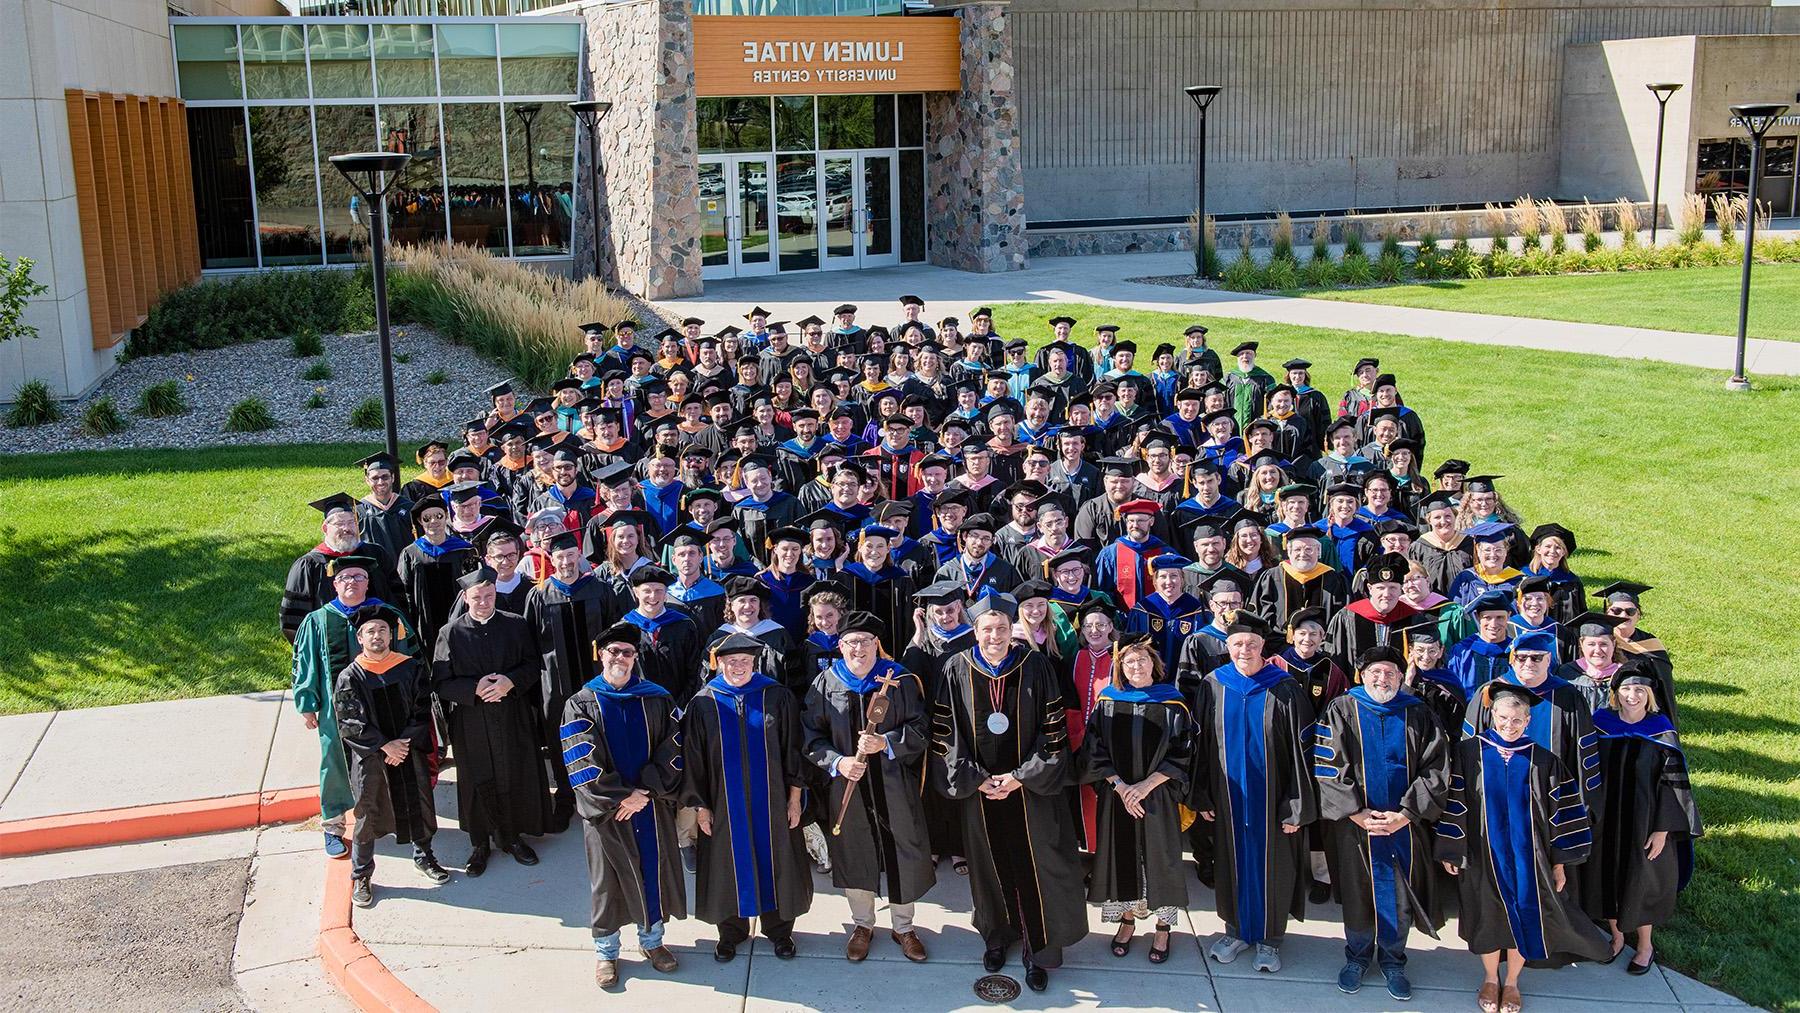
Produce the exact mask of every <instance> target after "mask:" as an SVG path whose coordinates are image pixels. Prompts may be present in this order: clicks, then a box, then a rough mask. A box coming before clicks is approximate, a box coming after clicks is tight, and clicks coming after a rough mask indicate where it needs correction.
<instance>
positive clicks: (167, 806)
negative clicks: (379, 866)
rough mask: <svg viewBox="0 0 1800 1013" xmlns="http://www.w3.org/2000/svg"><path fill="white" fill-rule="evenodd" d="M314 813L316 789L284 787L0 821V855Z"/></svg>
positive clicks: (237, 827) (263, 822)
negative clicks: (242, 793) (272, 789)
mask: <svg viewBox="0 0 1800 1013" xmlns="http://www.w3.org/2000/svg"><path fill="white" fill-rule="evenodd" d="M318 812H319V789H318V788H284V789H281V790H279V791H265V792H250V793H248V794H244V795H227V796H225V797H223V798H203V799H192V800H189V801H186V802H163V803H159V804H156V805H140V806H127V807H125V808H122V809H96V810H94V811H92V812H83V813H62V814H59V815H56V816H40V817H38V818H36V819H28V820H7V821H4V822H0V855H31V854H36V853H38V852H42V851H62V850H66V849H68V848H91V847H96V846H99V845H106V844H130V843H133V842H137V841H155V840H161V839H163V838H167V837H188V836H192V835H194V834H210V833H216V832H218V831H221V830H245V829H248V828H250V827H260V826H269V825H272V824H276V823H293V822H297V821H299V820H305V819H310V818H312V817H313V816H316V815H318Z"/></svg>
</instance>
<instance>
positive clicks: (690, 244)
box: [574, 0, 700, 299]
mask: <svg viewBox="0 0 1800 1013" xmlns="http://www.w3.org/2000/svg"><path fill="white" fill-rule="evenodd" d="M692 11H693V5H692V0H627V2H622V3H597V4H593V5H590V6H588V7H585V8H583V9H582V10H581V15H582V17H583V18H584V19H585V20H586V22H587V25H586V31H587V63H586V66H585V67H584V68H583V70H582V79H581V95H582V97H583V98H596V99H600V100H602V101H606V102H611V103H612V111H611V112H610V113H608V114H607V116H606V118H605V119H604V120H602V121H601V123H600V194H599V195H598V199H596V197H595V195H594V194H593V192H592V186H591V180H592V178H593V177H592V169H591V168H590V167H589V165H588V162H587V154H588V147H587V143H588V141H587V134H586V132H585V131H581V130H577V135H578V136H577V138H576V141H577V143H578V144H579V146H580V150H579V154H578V157H577V163H578V168H577V172H578V175H579V179H578V181H577V192H578V193H579V194H580V195H581V199H580V200H579V201H577V202H576V213H575V259H574V273H575V276H576V277H578V278H579V277H584V276H586V275H588V274H590V273H592V271H593V268H592V265H593V262H594V255H593V248H592V236H593V222H592V219H591V217H590V216H591V215H592V214H593V213H594V210H595V209H596V208H598V210H599V214H600V246H601V249H600V269H601V273H602V274H603V275H604V276H605V278H606V279H607V280H608V281H609V282H611V283H612V284H614V285H617V286H618V287H620V288H623V289H625V290H626V291H628V292H631V293H633V294H636V295H639V296H642V297H644V298H646V299H668V298H673V297H676V296H686V295H697V294H698V293H699V292H700V207H699V197H700V195H699V185H700V181H699V166H698V159H697V158H696V153H697V146H698V141H697V139H696V137H695V133H694V40H693V17H692Z"/></svg>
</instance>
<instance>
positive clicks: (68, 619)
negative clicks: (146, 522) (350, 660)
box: [0, 526, 296, 711]
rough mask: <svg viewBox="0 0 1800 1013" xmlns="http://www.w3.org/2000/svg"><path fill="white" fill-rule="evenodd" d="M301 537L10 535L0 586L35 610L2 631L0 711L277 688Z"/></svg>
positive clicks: (1, 549)
mask: <svg viewBox="0 0 1800 1013" xmlns="http://www.w3.org/2000/svg"><path fill="white" fill-rule="evenodd" d="M295 554H296V550H295V548H294V544H293V539H292V538H291V537H287V538H280V537H275V536H271V535H244V536H238V537H234V538H232V539H230V540H229V541H223V542H221V541H218V540H215V539H210V538H203V537H197V536H195V535H193V534H191V533H188V532H183V531H180V530H177V529H175V528H173V527H168V526H155V527H135V528H133V527H126V528H125V529H123V530H112V531H107V532H102V533H99V534H97V535H96V534H90V533H88V532H79V531H78V532H72V533H69V534H61V533H51V534H44V535H24V536H22V535H19V534H18V533H17V532H15V531H9V530H0V588H4V589H5V590H6V592H7V593H8V594H9V596H10V597H11V599H12V600H13V601H15V602H30V603H32V607H31V609H30V611H29V612H18V613H15V616H16V617H17V618H18V619H20V620H22V621H15V622H12V623H8V624H5V625H4V626H0V658H5V659H6V664H5V666H4V670H3V671H0V711H22V710H49V709H55V708H66V707H80V706H97V705H104V704H113V703H129V702H135V701H140V700H155V699H171V698H177V697H192V696H207V695H214V694H222V693H245V692H251V691H255V690H265V689H271V688H280V687H282V686H284V685H285V684H286V683H287V681H288V670H289V665H290V655H289V652H288V648H287V645H286V643H285V641H283V640H282V638H281V635H280V633H279V630H278V624H277V614H278V610H279V605H280V596H281V587H282V578H283V576H284V575H285V574H286V572H287V568H288V566H289V564H290V563H291V562H292V561H293V558H294V556H295Z"/></svg>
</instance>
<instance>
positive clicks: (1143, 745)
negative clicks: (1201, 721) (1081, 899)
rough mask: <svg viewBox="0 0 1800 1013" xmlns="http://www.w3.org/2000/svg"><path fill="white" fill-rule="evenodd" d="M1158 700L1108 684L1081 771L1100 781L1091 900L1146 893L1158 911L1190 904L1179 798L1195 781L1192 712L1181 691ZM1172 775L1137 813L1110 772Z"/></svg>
mask: <svg viewBox="0 0 1800 1013" xmlns="http://www.w3.org/2000/svg"><path fill="white" fill-rule="evenodd" d="M1169 689H1170V690H1171V691H1174V693H1175V695H1174V697H1173V698H1172V699H1169V700H1166V701H1158V700H1154V699H1150V698H1143V699H1140V698H1139V696H1140V695H1139V694H1136V693H1134V692H1131V691H1124V693H1123V695H1122V696H1114V695H1109V693H1108V691H1104V690H1103V691H1102V692H1101V696H1100V700H1099V702H1098V703H1096V704H1095V705H1094V710H1093V713H1091V714H1089V715H1088V723H1087V734H1086V735H1085V736H1084V737H1083V738H1082V740H1081V764H1080V766H1081V774H1080V779H1081V780H1082V781H1083V782H1084V783H1089V784H1093V785H1094V794H1095V797H1096V800H1097V801H1096V809H1095V827H1096V835H1095V836H1096V837H1097V838H1098V841H1097V847H1096V849H1095V852H1094V874H1093V879H1092V881H1091V882H1090V883H1089V884H1088V900H1089V901H1091V902H1093V903H1095V904H1099V903H1104V902H1106V901H1122V902H1125V903H1131V902H1134V901H1138V900H1143V901H1145V902H1146V903H1147V904H1148V905H1149V907H1150V909H1151V910H1152V911H1154V910H1156V909H1157V908H1161V907H1169V906H1171V905H1172V906H1175V907H1186V906H1187V902H1188V891H1187V872H1186V870H1185V869H1184V868H1183V866H1182V864H1181V845H1182V828H1181V804H1182V800H1183V799H1185V798H1187V795H1188V789H1189V786H1190V785H1191V783H1192V781H1193V764H1194V719H1193V715H1192V712H1191V711H1189V710H1188V707H1187V703H1186V701H1185V700H1183V699H1182V697H1181V695H1180V693H1179V691H1175V690H1174V687H1173V686H1172V685H1170V686H1169ZM1155 773H1161V774H1163V775H1165V776H1166V777H1168V780H1167V781H1165V782H1163V783H1162V784H1161V785H1159V786H1158V787H1157V788H1156V790H1155V791H1152V792H1151V793H1150V794H1149V796H1147V797H1146V798H1145V799H1144V816H1143V818H1142V819H1139V818H1137V817H1135V816H1133V815H1131V814H1130V813H1129V812H1127V811H1126V810H1125V804H1124V803H1123V802H1122V801H1120V800H1119V794H1118V792H1116V791H1114V790H1113V789H1112V787H1111V785H1109V784H1107V783H1106V782H1107V780H1108V779H1109V778H1112V777H1114V776H1117V777H1119V778H1121V779H1122V780H1124V782H1125V783H1126V784H1137V783H1138V782H1139V781H1142V780H1143V779H1145V778H1147V777H1149V776H1150V775H1151V774H1155Z"/></svg>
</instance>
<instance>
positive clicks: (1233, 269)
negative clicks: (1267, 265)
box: [1219, 256, 1266, 292]
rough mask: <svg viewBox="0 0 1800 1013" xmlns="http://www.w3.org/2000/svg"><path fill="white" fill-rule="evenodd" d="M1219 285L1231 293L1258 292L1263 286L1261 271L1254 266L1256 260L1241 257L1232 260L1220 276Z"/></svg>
mask: <svg viewBox="0 0 1800 1013" xmlns="http://www.w3.org/2000/svg"><path fill="white" fill-rule="evenodd" d="M1219 283H1220V284H1221V285H1223V286H1224V287H1225V288H1226V289H1228V290H1229V291H1232V292H1260V291H1262V289H1263V288H1265V287H1266V286H1265V285H1264V284H1263V270H1262V268H1260V267H1258V266H1256V259H1255V258H1254V257H1250V256H1241V257H1237V258H1235V259H1233V260H1232V262H1231V263H1230V264H1228V265H1226V267H1225V273H1224V274H1222V275H1220V277H1219Z"/></svg>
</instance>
